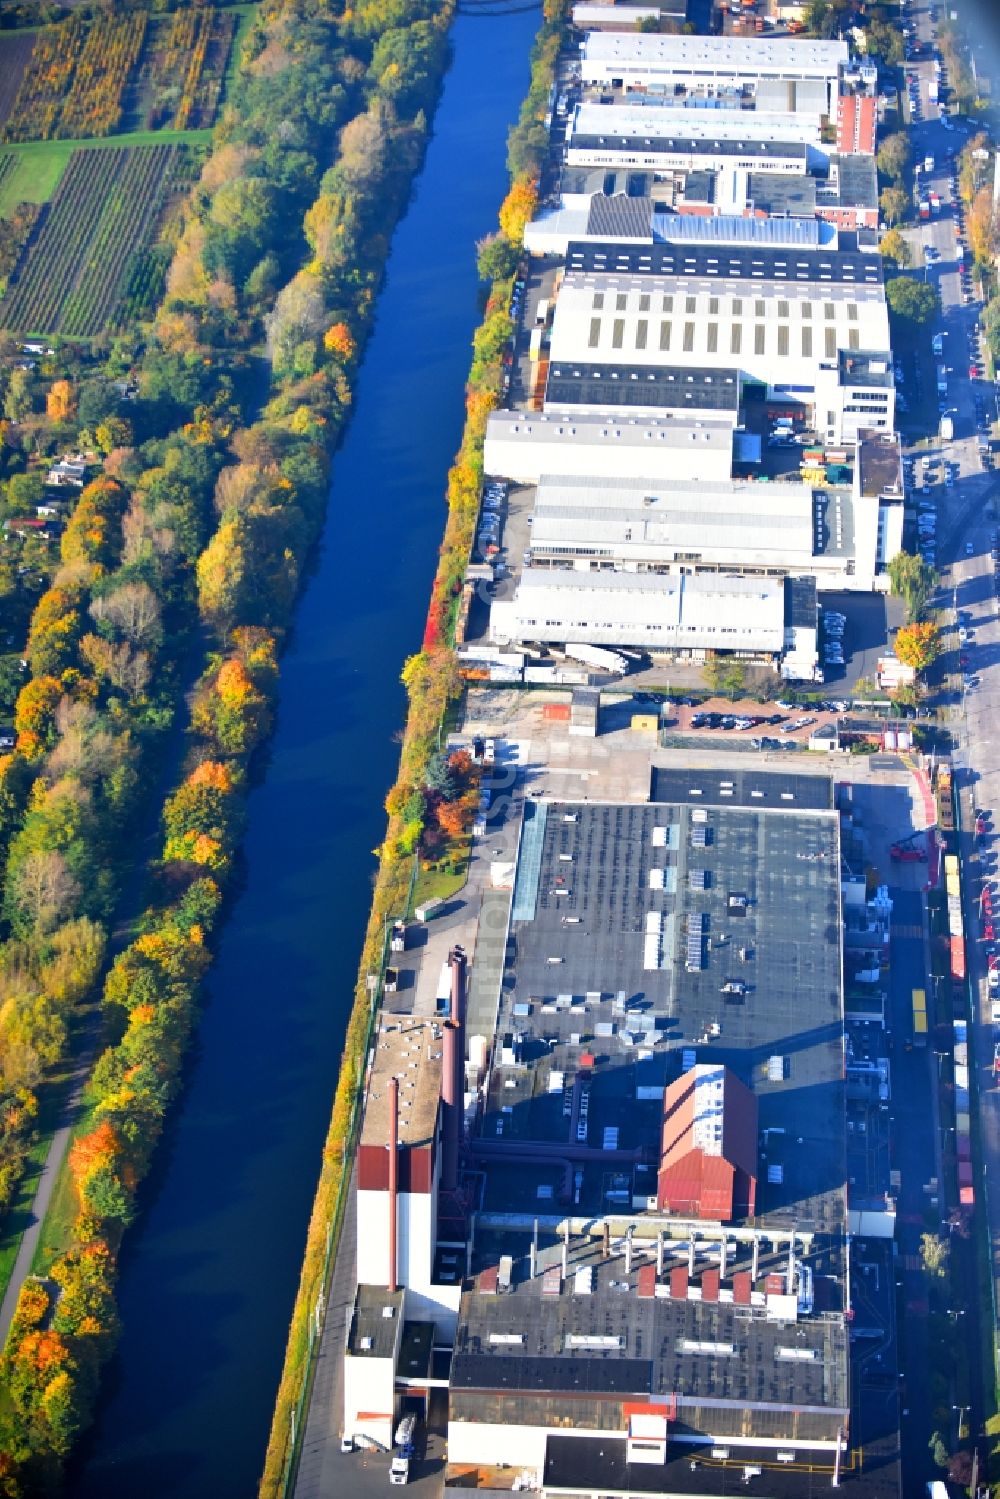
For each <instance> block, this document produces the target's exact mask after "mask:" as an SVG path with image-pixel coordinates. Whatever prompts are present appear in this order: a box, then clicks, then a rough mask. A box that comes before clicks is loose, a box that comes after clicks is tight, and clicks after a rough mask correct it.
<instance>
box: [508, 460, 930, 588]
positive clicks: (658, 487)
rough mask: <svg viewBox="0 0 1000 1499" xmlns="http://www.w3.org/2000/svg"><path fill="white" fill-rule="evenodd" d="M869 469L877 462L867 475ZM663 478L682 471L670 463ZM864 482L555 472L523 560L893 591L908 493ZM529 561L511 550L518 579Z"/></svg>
mask: <svg viewBox="0 0 1000 1499" xmlns="http://www.w3.org/2000/svg"><path fill="white" fill-rule="evenodd" d="M872 446H873V442H872V441H869V442H867V443H866V447H868V448H870V447H872ZM895 448H896V445H895V443H894V442H891V443H890V444H889V446H888V448H887V452H888V454H889V458H888V461H889V463H890V464H891V461H892V456H891V455H892V454H893V452H894V450H895ZM647 451H648V450H647ZM695 451H696V452H697V451H698V449H697V448H695ZM870 470H871V463H870V461H868V460H866V464H865V466H864V469H863V470H862V471H863V472H864V474H865V475H866V477H867V475H868V474H869V472H870ZM491 472H503V471H502V470H491ZM661 472H664V473H667V472H669V473H673V468H672V466H671V465H670V464H669V461H666V462H664V464H663V466H662V469H661ZM510 477H514V476H513V475H511V476H510ZM854 477H855V481H856V482H854V483H852V484H851V485H822V486H819V485H814V484H809V483H804V482H794V481H785V482H783V483H780V484H774V483H769V482H765V483H761V482H759V481H756V480H753V479H747V480H740V479H730V478H725V479H721V480H713V479H712V478H711V477H710V476H709V475H708V474H707V473H705V474H703V475H701V476H697V475H696V476H692V477H689V478H686V479H685V478H680V477H678V478H669V479H663V478H650V477H648V476H647V477H645V478H643V477H637V478H622V479H606V478H604V477H599V476H597V475H593V476H583V477H570V476H566V475H560V476H559V477H553V476H552V475H551V474H546V475H543V476H542V477H541V478H539V479H538V481H537V487H536V491H535V497H534V504H533V507H532V510H531V518H530V539H528V540H527V542H526V546H525V551H524V556H523V564H524V566H525V567H531V568H540V569H545V568H549V569H566V568H572V569H574V570H575V571H576V572H577V573H582V574H588V573H589V574H590V575H594V574H601V575H602V576H603V575H605V574H606V573H607V572H609V571H610V572H630V573H672V574H677V575H680V574H690V575H695V576H696V575H699V574H708V573H726V574H730V575H732V574H737V573H739V574H742V575H744V576H747V577H758V576H759V577H785V576H787V575H790V574H791V575H800V574H801V575H809V576H812V577H813V578H814V579H815V581H816V584H817V586H818V587H819V588H825V589H828V590H830V589H837V590H839V589H860V590H862V591H864V592H869V591H871V590H873V589H881V588H887V587H888V579H887V577H886V576H885V573H884V567H885V561H886V555H885V554H886V550H887V548H888V547H891V546H892V544H893V543H894V542H895V543H897V547H896V549H897V550H898V541H899V539H900V536H901V526H902V491H901V490H900V491H898V492H897V493H896V495H895V496H892V495H891V494H890V495H889V496H888V497H887V496H886V492H885V490H884V489H883V488H881V487H879V486H876V489H877V492H874V491H873V492H871V493H864V492H863V491H862V488H861V476H860V473H857V472H856V474H855V476H854ZM889 511H891V512H892V514H891V516H890V515H889V514H887V513H886V512H889ZM893 522H898V526H897V525H896V524H894V523H893ZM513 529H514V532H515V536H514V544H515V546H516V529H517V528H516V527H515V528H513ZM889 555H890V556H892V555H894V553H893V552H891V551H889ZM521 561H522V559H521V558H519V557H518V556H515V555H511V549H510V548H508V566H509V567H510V568H511V569H512V570H514V571H515V572H516V570H517V568H518V567H519V565H520V564H521Z"/></svg>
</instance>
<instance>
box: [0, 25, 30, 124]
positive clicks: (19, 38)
mask: <svg viewBox="0 0 1000 1499" xmlns="http://www.w3.org/2000/svg"><path fill="white" fill-rule="evenodd" d="M34 46H35V36H34V32H31V31H27V32H26V31H7V32H3V33H0V125H3V124H4V123H5V122H6V120H7V118H8V116H9V115H10V112H11V110H12V109H13V107H14V100H15V99H16V98H17V91H18V89H19V88H20V85H21V79H22V77H23V76H24V71H25V69H26V68H27V66H28V63H29V61H30V59H31V54H32V51H33V49H34Z"/></svg>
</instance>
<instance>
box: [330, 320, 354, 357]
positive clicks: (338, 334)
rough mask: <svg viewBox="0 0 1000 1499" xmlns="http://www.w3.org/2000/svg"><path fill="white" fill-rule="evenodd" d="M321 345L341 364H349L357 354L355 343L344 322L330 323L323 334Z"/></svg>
mask: <svg viewBox="0 0 1000 1499" xmlns="http://www.w3.org/2000/svg"><path fill="white" fill-rule="evenodd" d="M323 347H324V349H325V350H326V352H327V353H328V354H332V355H333V356H334V358H335V359H339V360H340V362H341V363H342V364H351V363H352V362H353V360H354V358H355V356H356V355H357V352H358V349H357V344H356V343H355V342H354V338H353V336H352V334H351V330H350V328H348V326H347V324H346V323H331V325H330V327H329V328H327V330H326V332H325V333H324V334H323Z"/></svg>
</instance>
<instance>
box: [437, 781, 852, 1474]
mask: <svg viewBox="0 0 1000 1499" xmlns="http://www.w3.org/2000/svg"><path fill="white" fill-rule="evenodd" d="M839 929H840V927H839V853H838V826H837V819H836V817H835V815H834V814H833V812H832V810H831V788H830V784H829V782H828V781H826V780H824V779H823V778H812V777H806V778H803V777H795V776H785V775H769V774H767V773H766V772H765V773H761V772H758V771H756V770H748V771H747V772H743V773H740V774H736V773H733V772H729V773H722V774H719V773H715V774H712V773H708V772H703V771H679V772H655V773H654V780H653V787H652V798H651V801H650V803H649V804H648V805H626V806H620V805H595V804H588V803H544V802H542V803H537V804H529V806H528V807H527V809H526V813H525V822H524V825H523V828H522V831H521V837H520V848H519V855H518V863H517V871H516V877H515V882H514V889H513V896H512V903H511V910H510V921H509V931H508V943H507V954H508V956H507V961H506V965H505V968H504V972H503V975H502V982H501V984H500V994H499V1011H498V1015H497V1024H496V1040H495V1043H494V1048H493V1053H492V1060H491V1066H490V1068H489V1072H488V1074H487V1077H486V1080H485V1084H484V1088H483V1091H482V1094H481V1098H482V1116H481V1120H480V1123H479V1127H478V1131H477V1133H476V1134H475V1135H474V1136H473V1137H472V1138H471V1140H470V1142H469V1145H468V1153H469V1160H470V1164H471V1165H472V1166H473V1167H474V1169H475V1171H476V1173H477V1176H478V1177H480V1178H481V1182H482V1185H481V1187H480V1189H479V1195H478V1199H477V1200H478V1204H479V1206H478V1209H477V1212H476V1215H475V1220H474V1240H473V1242H472V1246H471V1252H470V1274H469V1275H468V1276H467V1277H466V1279H465V1281H464V1284H463V1292H462V1299H461V1305H460V1309H459V1317H458V1329H457V1335H456V1342H455V1350H454V1356H453V1360H452V1370H451V1379H450V1388H449V1426H448V1454H449V1462H450V1463H451V1464H452V1465H453V1467H454V1468H457V1469H459V1470H465V1469H468V1468H469V1467H476V1468H478V1469H480V1470H486V1471H488V1470H489V1469H490V1468H492V1467H498V1466H503V1467H505V1468H513V1469H516V1470H520V1471H521V1472H522V1473H523V1474H524V1476H525V1479H526V1480H533V1481H534V1482H536V1483H539V1482H540V1485H541V1486H542V1487H543V1489H544V1491H545V1492H546V1493H559V1492H573V1493H576V1494H587V1495H590V1494H594V1495H604V1494H608V1493H633V1492H649V1493H664V1492H670V1493H687V1492H692V1493H698V1492H700V1493H709V1494H720V1495H721V1494H724V1493H728V1492H730V1491H731V1488H730V1486H732V1487H735V1486H736V1485H737V1484H738V1482H739V1481H740V1475H741V1472H742V1469H743V1468H744V1467H745V1466H746V1465H747V1464H753V1465H755V1466H756V1465H761V1466H760V1467H758V1469H757V1471H758V1472H760V1471H763V1468H764V1467H766V1468H767V1470H768V1481H769V1482H770V1481H771V1475H772V1471H773V1475H774V1480H775V1481H776V1482H778V1483H779V1484H780V1482H781V1477H780V1475H781V1473H782V1468H783V1465H785V1464H790V1463H795V1464H797V1465H799V1468H800V1470H801V1467H802V1465H803V1464H809V1465H811V1466H812V1469H813V1471H814V1473H822V1472H823V1471H824V1470H825V1472H826V1482H827V1483H829V1482H830V1478H831V1475H832V1473H833V1471H834V1469H835V1468H836V1466H837V1465H838V1464H839V1463H841V1462H842V1461H843V1459H844V1456H845V1453H846V1448H847V1443H848V1424H849V1408H850V1398H849V1384H848V1337H847V1319H848V1316H849V1312H850V1306H849V1290H848V1275H847V1261H846V1170H845V1122H844V1108H845V1103H844V1081H843V1003H842V995H841V975H840V943H839ZM701 1460H703V1461H704V1462H706V1463H708V1464H709V1465H710V1467H711V1468H712V1470H713V1471H714V1474H715V1477H714V1481H713V1476H712V1473H709V1474H708V1475H707V1479H706V1475H705V1474H704V1473H703V1472H701V1473H700V1474H699V1471H698V1470H699V1462H700V1461H701ZM696 1475H697V1476H696ZM706 1485H707V1486H706ZM508 1486H509V1479H508ZM775 1492H781V1493H793V1492H796V1491H795V1490H794V1489H791V1488H781V1489H779V1490H775ZM798 1492H801V1490H798Z"/></svg>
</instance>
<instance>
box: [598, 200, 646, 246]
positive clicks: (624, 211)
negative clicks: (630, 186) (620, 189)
mask: <svg viewBox="0 0 1000 1499" xmlns="http://www.w3.org/2000/svg"><path fill="white" fill-rule="evenodd" d="M652 217H653V204H652V200H651V199H650V198H626V197H623V196H622V195H621V194H616V195H615V197H613V198H608V197H605V196H604V194H603V193H595V194H594V196H593V197H592V198H591V200H590V214H589V217H588V219H587V233H588V234H593V235H601V236H602V237H603V238H605V239H650V238H651V236H652V228H651V222H652Z"/></svg>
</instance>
